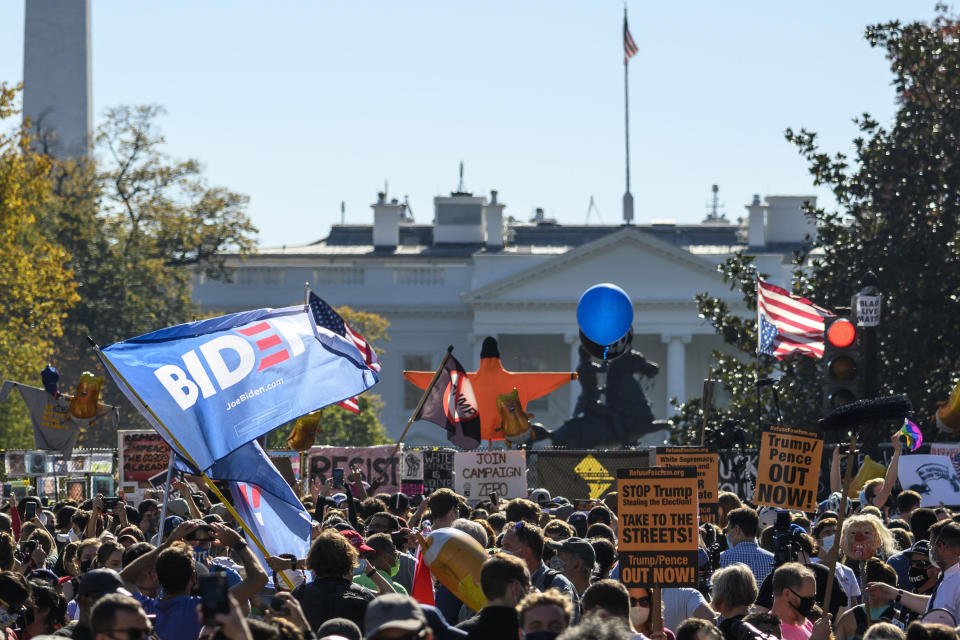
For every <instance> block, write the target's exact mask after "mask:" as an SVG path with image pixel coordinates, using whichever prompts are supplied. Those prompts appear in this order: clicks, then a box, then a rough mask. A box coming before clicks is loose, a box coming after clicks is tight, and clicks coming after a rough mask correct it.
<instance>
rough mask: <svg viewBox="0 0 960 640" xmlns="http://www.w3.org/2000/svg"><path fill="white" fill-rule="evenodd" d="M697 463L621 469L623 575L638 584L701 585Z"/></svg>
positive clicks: (619, 544) (627, 581) (619, 546)
mask: <svg viewBox="0 0 960 640" xmlns="http://www.w3.org/2000/svg"><path fill="white" fill-rule="evenodd" d="M697 485H698V483H697V469H696V468H695V467H673V468H667V467H652V468H650V469H617V506H618V511H617V513H618V514H619V517H620V523H619V533H620V537H619V540H618V541H617V552H618V553H619V556H620V581H621V582H623V584H624V585H625V586H626V587H627V588H628V589H629V588H636V587H695V586H696V585H697V543H698V530H697V515H698V510H699V507H698V506H697V493H698V486H697Z"/></svg>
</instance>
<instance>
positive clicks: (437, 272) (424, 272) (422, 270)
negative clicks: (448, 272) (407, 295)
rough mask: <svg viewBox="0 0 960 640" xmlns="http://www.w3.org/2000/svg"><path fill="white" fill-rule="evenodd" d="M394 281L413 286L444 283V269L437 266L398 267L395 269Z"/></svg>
mask: <svg viewBox="0 0 960 640" xmlns="http://www.w3.org/2000/svg"><path fill="white" fill-rule="evenodd" d="M393 283H394V284H399V285H413V286H418V285H419V286H424V285H427V286H429V285H438V284H443V269H438V268H436V267H396V268H394V270H393Z"/></svg>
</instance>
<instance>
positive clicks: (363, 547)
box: [340, 529, 376, 555]
mask: <svg viewBox="0 0 960 640" xmlns="http://www.w3.org/2000/svg"><path fill="white" fill-rule="evenodd" d="M340 535H342V536H343V537H344V538H346V539H347V540H349V541H350V544H352V545H353V548H354V549H356V550H357V551H359V552H360V554H361V555H362V554H364V553H375V552H376V549H374V548H373V547H371V546H370V545H368V544H367V543H366V541H365V540H364V539H363V536H362V535H360V534H359V533H357V532H356V531H353V530H351V529H347V530H345V531H341V532H340Z"/></svg>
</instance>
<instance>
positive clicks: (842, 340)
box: [827, 318, 857, 349]
mask: <svg viewBox="0 0 960 640" xmlns="http://www.w3.org/2000/svg"><path fill="white" fill-rule="evenodd" d="M856 339H857V328H856V327H855V326H854V325H853V323H852V322H850V321H849V320H847V319H846V318H837V319H836V320H834V321H833V324H831V325H830V328H829V329H827V342H829V343H830V344H831V345H833V346H834V347H837V348H841V349H842V348H843V347H849V346H850V345H852V344H853V342H854V340H856Z"/></svg>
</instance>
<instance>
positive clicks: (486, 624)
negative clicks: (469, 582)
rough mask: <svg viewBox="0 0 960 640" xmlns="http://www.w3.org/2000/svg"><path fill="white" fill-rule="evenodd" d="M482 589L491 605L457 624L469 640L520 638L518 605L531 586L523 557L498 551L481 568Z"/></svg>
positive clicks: (488, 603) (488, 604)
mask: <svg viewBox="0 0 960 640" xmlns="http://www.w3.org/2000/svg"><path fill="white" fill-rule="evenodd" d="M480 588H481V589H482V590H483V595H484V596H486V598H487V606H486V607H484V608H483V609H481V610H480V612H479V613H477V614H476V615H475V616H473V617H472V618H468V619H467V620H464V621H463V622H461V623H460V624H458V625H457V629H460V630H462V631H466V632H467V636H468V639H469V640H492V639H495V638H504V639H506V638H516V637H517V634H518V633H519V630H520V619H519V617H518V614H517V608H516V607H517V604H519V603H520V601H521V600H523V597H524V596H525V595H527V591H528V590H529V589H530V572H529V571H528V570H527V566H526V565H525V564H524V563H523V561H522V560H520V559H519V558H515V557H513V556H509V555H504V554H497V555H495V556H494V557H492V558H490V559H489V560H487V561H486V562H484V563H483V566H482V567H481V568H480Z"/></svg>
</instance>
